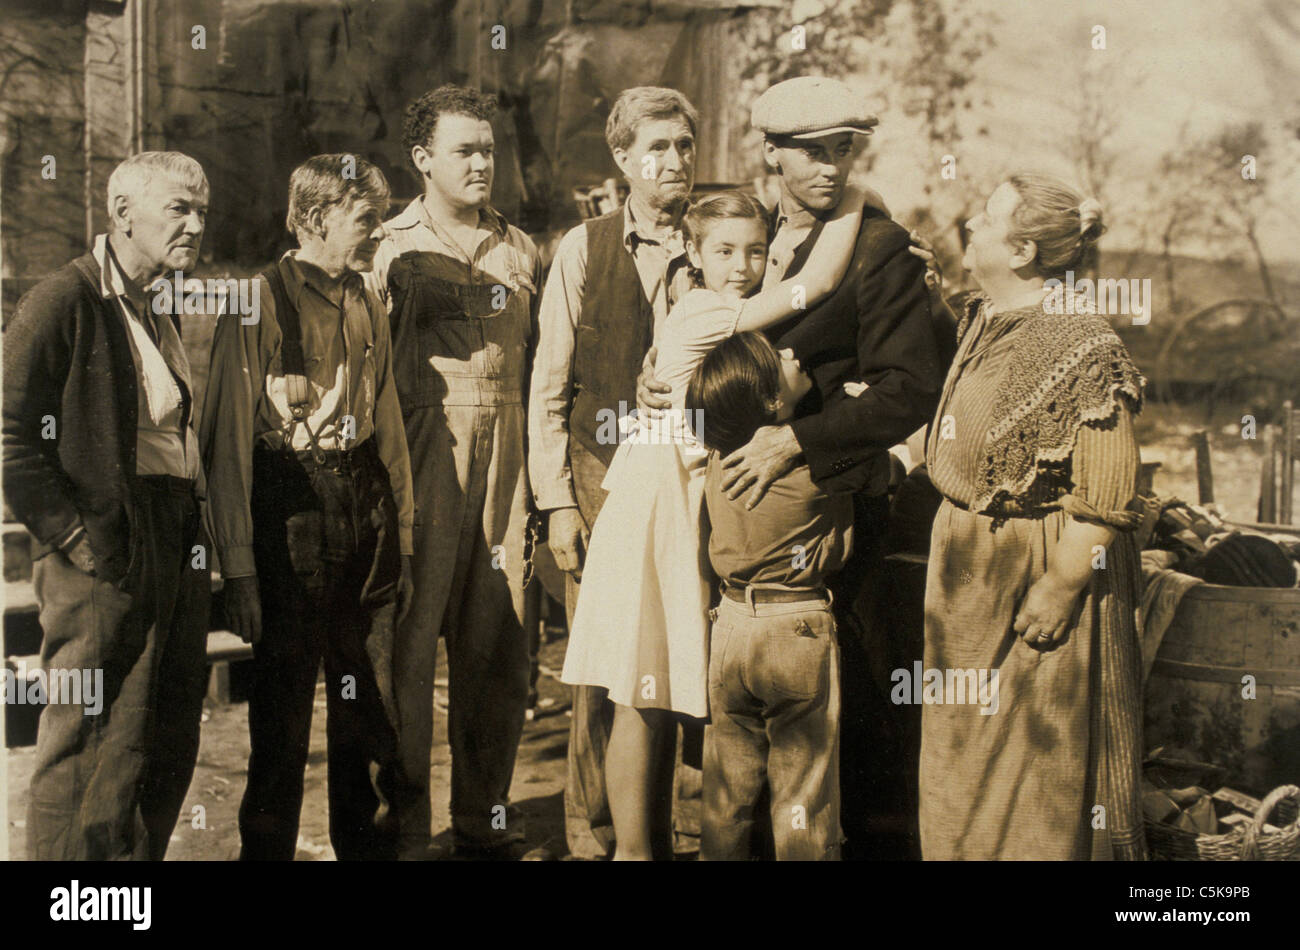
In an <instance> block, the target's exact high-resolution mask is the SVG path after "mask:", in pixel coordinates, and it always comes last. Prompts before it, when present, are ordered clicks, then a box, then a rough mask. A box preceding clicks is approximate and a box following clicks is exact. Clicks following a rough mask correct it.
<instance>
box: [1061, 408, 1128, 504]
mask: <svg viewBox="0 0 1300 950" xmlns="http://www.w3.org/2000/svg"><path fill="white" fill-rule="evenodd" d="M1140 466H1141V453H1140V450H1139V449H1138V443H1137V437H1136V436H1135V435H1134V434H1133V413H1132V412H1131V411H1130V410H1129V409H1128V408H1127V407H1124V406H1120V407H1119V408H1118V409H1116V411H1115V414H1114V415H1113V416H1111V417H1110V418H1109V419H1108V420H1106V421H1105V422H1094V423H1087V424H1085V425H1081V426H1079V432H1078V435H1077V436H1076V437H1075V442H1074V453H1073V455H1072V456H1071V460H1070V467H1071V474H1072V482H1073V487H1072V490H1071V493H1070V494H1069V495H1066V496H1064V497H1062V499H1061V507H1062V508H1063V509H1064V510H1065V511H1066V512H1067V513H1068V514H1070V515H1072V516H1073V517H1075V518H1077V519H1078V520H1080V521H1090V522H1102V523H1105V524H1108V525H1110V526H1112V527H1116V528H1131V527H1135V526H1136V523H1137V521H1139V520H1140V513H1136V512H1134V511H1132V510H1130V509H1129V506H1130V504H1131V503H1132V501H1133V499H1134V498H1135V497H1136V495H1137V480H1138V469H1139V467H1140Z"/></svg>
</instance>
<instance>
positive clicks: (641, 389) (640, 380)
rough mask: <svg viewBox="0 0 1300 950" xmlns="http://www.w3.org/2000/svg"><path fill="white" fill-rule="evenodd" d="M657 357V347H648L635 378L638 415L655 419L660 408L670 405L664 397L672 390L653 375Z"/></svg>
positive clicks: (669, 401)
mask: <svg viewBox="0 0 1300 950" xmlns="http://www.w3.org/2000/svg"><path fill="white" fill-rule="evenodd" d="M658 358H659V350H658V348H657V347H653V346H652V347H650V350H649V352H647V353H646V355H645V361H644V362H643V363H642V364H641V375H640V376H638V377H637V378H636V409H637V416H638V417H642V418H646V419H656V418H658V417H659V413H660V411H661V410H664V409H667V408H668V407H669V406H671V405H672V401H671V400H669V399H668V398H666V394H667V393H670V392H672V391H673V388H672V387H671V386H668V385H665V384H664V383H661V382H659V379H658V377H656V376H655V360H657V359H658Z"/></svg>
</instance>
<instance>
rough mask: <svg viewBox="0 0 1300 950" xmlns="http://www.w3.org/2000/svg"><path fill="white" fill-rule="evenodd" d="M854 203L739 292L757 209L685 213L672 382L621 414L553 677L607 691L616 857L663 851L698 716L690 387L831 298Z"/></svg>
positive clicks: (696, 481)
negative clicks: (721, 352)
mask: <svg viewBox="0 0 1300 950" xmlns="http://www.w3.org/2000/svg"><path fill="white" fill-rule="evenodd" d="M863 201H864V197H863V192H861V191H860V190H858V189H856V188H854V187H853V186H849V188H848V191H847V193H846V194H845V196H844V198H843V199H842V200H841V201H840V203H839V206H838V208H837V210H836V212H835V213H834V215H833V216H832V217H831V218H830V219H828V220H827V222H826V225H825V227H824V228H823V229H822V232H821V234H820V235H819V236H818V238H817V246H816V248H815V253H813V254H812V255H811V256H810V257H809V259H808V263H807V264H805V266H804V268H803V269H802V270H801V271H800V272H799V274H798V275H796V276H795V277H794V278H792V279H790V280H786V281H783V282H781V283H778V284H776V285H775V286H773V287H770V288H769V289H767V290H765V291H763V292H762V293H761V294H758V295H757V296H754V297H750V298H749V299H744V298H745V297H746V295H747V294H749V293H750V291H752V290H754V289H755V288H756V287H758V286H759V285H760V284H761V283H762V280H763V274H764V271H765V268H766V264H767V212H766V211H765V209H764V208H763V206H762V205H761V204H759V202H758V201H757V200H756V199H754V198H753V197H751V196H749V195H746V194H744V193H742V192H738V191H727V192H722V193H719V194H716V195H712V196H710V197H707V198H705V199H703V200H702V201H700V202H699V203H697V204H696V205H694V206H693V207H692V208H691V210H689V211H688V212H687V214H686V217H685V224H684V229H685V232H686V235H685V236H686V251H687V255H688V257H689V258H690V262H691V264H692V266H693V267H694V268H695V270H696V272H697V287H696V289H693V290H691V291H689V292H688V293H687V294H686V295H684V296H683V297H682V298H681V300H679V301H678V302H677V305H676V306H675V307H673V309H672V311H671V312H670V313H669V314H668V316H667V317H666V318H665V320H664V322H663V324H662V326H661V327H660V328H659V330H658V332H657V333H656V335H655V347H656V348H657V349H658V358H657V362H656V366H655V375H656V376H657V377H658V378H659V380H660V381H662V382H663V383H664V384H666V385H670V386H671V387H672V392H671V394H670V396H669V399H670V400H671V403H672V408H671V409H668V410H664V412H663V415H662V416H661V417H660V418H658V419H653V420H647V419H641V420H639V421H635V422H633V424H632V425H631V426H627V425H626V424H627V422H628V421H629V420H623V423H624V426H625V427H626V428H627V429H628V431H627V433H626V436H624V437H623V438H624V441H623V442H622V444H621V445H620V446H619V448H618V451H617V453H616V454H615V456H614V460H613V462H612V463H611V464H610V467H609V471H608V473H607V474H606V477H605V480H604V482H603V483H602V487H603V488H604V489H605V490H606V491H608V492H609V496H608V498H606V500H605V504H604V507H603V508H602V509H601V513H600V516H599V517H598V518H597V519H596V523H595V525H594V526H593V527H592V533H591V538H590V542H589V545H588V548H587V556H586V559H585V565H584V569H583V576H582V589H581V593H580V594H579V596H578V603H577V607H576V609H575V612H574V618H573V628H572V630H571V631H570V633H569V644H568V651H567V653H566V655H565V659H564V671H563V673H562V674H561V679H562V681H563V682H565V683H570V684H582V685H590V686H603V687H605V688H606V689H608V690H609V698H610V699H611V700H612V701H613V702H614V703H615V704H616V705H615V711H614V724H613V729H612V731H611V733H610V739H609V746H608V751H607V752H606V758H605V776H606V778H605V782H606V787H607V789H608V792H609V800H610V812H611V815H612V817H613V821H614V834H615V839H616V842H617V844H616V849H615V854H614V858H615V860H636V859H641V860H649V859H651V858H671V856H672V848H671V812H672V783H673V767H674V763H675V757H676V736H677V732H676V719H675V718H674V714H684V715H687V716H694V717H697V718H703V717H705V716H707V715H708V700H707V697H708V668H709V657H708V644H709V618H708V610H709V580H710V578H711V576H712V575H711V571H710V568H709V566H708V561H707V554H706V553H705V552H704V546H703V545H702V544H701V538H700V516H701V508H702V499H703V485H704V470H705V462H706V460H707V451H706V450H705V449H704V448H703V446H702V445H701V444H700V443H699V441H698V440H697V439H696V438H695V435H694V433H693V431H692V429H693V428H694V429H698V426H700V425H705V426H707V425H708V420H707V419H699V420H697V419H691V420H689V424H686V423H687V420H686V419H685V409H684V404H685V397H686V387H687V384H688V383H689V382H690V378H691V375H692V373H694V371H695V367H696V366H698V365H699V363H700V361H701V360H702V359H703V358H704V356H705V355H706V354H707V353H708V352H709V350H711V349H712V348H713V347H714V346H716V345H717V344H718V343H720V342H721V341H722V340H725V339H726V338H727V337H729V336H731V335H732V334H735V333H739V332H742V331H745V330H762V329H765V328H767V327H769V326H773V325H775V324H777V323H779V322H781V321H782V320H784V319H786V318H788V317H790V316H792V315H793V314H794V313H796V312H798V311H799V310H802V309H804V308H805V307H810V306H812V305H813V304H815V303H817V302H819V301H820V300H822V299H823V298H825V297H827V296H829V295H830V293H831V292H832V291H833V290H834V289H835V287H836V286H837V285H838V284H839V282H840V279H841V278H842V277H843V276H844V272H845V271H846V270H847V269H848V266H849V263H850V261H851V260H852V256H853V247H854V244H855V241H856V238H857V233H858V228H859V226H860V223H861V220H862V207H863ZM701 279H702V283H703V286H702V287H699V286H698V283H699V282H700V280H701Z"/></svg>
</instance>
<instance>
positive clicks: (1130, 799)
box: [909, 501, 1145, 860]
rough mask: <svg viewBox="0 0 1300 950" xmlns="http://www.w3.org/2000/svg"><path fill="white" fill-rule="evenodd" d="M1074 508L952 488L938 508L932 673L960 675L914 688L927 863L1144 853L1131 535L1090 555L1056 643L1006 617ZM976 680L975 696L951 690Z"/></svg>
mask: <svg viewBox="0 0 1300 950" xmlns="http://www.w3.org/2000/svg"><path fill="white" fill-rule="evenodd" d="M1067 517H1068V516H1067V515H1066V514H1065V513H1063V512H1059V511H1057V512H1052V513H1050V514H1048V515H1047V516H1046V517H1042V518H1013V519H1008V520H1002V521H999V522H997V523H996V524H995V521H994V519H993V518H991V517H989V516H986V515H981V514H975V513H972V512H969V511H966V510H964V509H961V508H958V507H956V506H954V505H952V504H951V503H949V502H947V501H945V502H944V503H943V505H942V507H941V508H940V509H939V513H938V515H937V516H936V518H935V522H934V530H933V534H932V537H931V550H930V562H929V572H928V576H927V581H926V603H925V660H924V669H925V673H924V674H923V676H924V678H925V679H926V680H927V683H928V685H930V686H931V687H933V686H934V683H935V680H936V677H942V678H943V686H944V687H946V686H947V685H948V682H949V680H951V681H952V682H953V686H954V688H952V689H943V688H931V689H929V690H915V693H916V694H917V696H919V697H920V699H921V701H923V702H925V705H924V708H923V711H922V718H921V771H920V799H921V801H920V827H921V851H922V855H923V857H924V858H926V859H927V860H1087V859H1089V858H1092V859H1107V858H1111V857H1115V858H1130V859H1140V858H1142V857H1145V842H1144V839H1143V836H1142V824H1141V816H1140V813H1139V796H1138V787H1137V786H1138V781H1139V776H1140V769H1141V756H1142V736H1141V730H1142V705H1141V704H1142V693H1141V672H1140V670H1141V663H1140V653H1139V648H1140V647H1139V645H1140V641H1139V639H1138V632H1137V626H1136V618H1135V613H1134V609H1135V606H1136V605H1137V603H1138V601H1139V596H1138V594H1139V591H1140V583H1141V574H1140V561H1139V554H1138V550H1137V545H1136V543H1135V540H1134V537H1133V535H1132V534H1129V533H1123V532H1121V533H1119V534H1117V535H1116V537H1115V539H1114V541H1112V542H1111V544H1110V546H1109V547H1108V548H1107V549H1106V551H1105V556H1104V560H1102V559H1101V558H1100V557H1098V558H1096V559H1095V560H1094V570H1093V574H1092V579H1091V581H1090V582H1089V584H1088V586H1087V587H1086V588H1085V589H1084V591H1083V592H1082V594H1081V595H1080V597H1079V600H1078V602H1077V603H1076V605H1075V615H1074V618H1073V620H1072V623H1071V626H1070V628H1069V630H1068V632H1067V635H1066V638H1065V640H1064V642H1063V643H1061V644H1060V645H1059V646H1057V647H1056V648H1054V649H1050V650H1042V649H1036V648H1034V647H1031V646H1030V645H1029V644H1027V643H1025V641H1024V640H1023V639H1021V637H1020V635H1019V634H1017V633H1016V632H1015V630H1014V628H1013V624H1014V622H1015V617H1016V613H1017V611H1018V610H1019V609H1020V606H1021V604H1022V603H1023V602H1024V597H1025V594H1026V593H1027V591H1028V590H1029V588H1030V586H1031V585H1032V584H1033V583H1034V582H1035V581H1037V580H1038V579H1039V578H1040V577H1042V576H1043V574H1044V572H1045V571H1046V568H1047V562H1048V559H1049V558H1050V557H1051V556H1052V552H1053V549H1054V548H1055V547H1056V545H1057V544H1058V543H1059V540H1060V537H1061V533H1062V531H1063V530H1064V527H1065V525H1066V523H1067ZM993 670H996V671H997V676H996V680H994V678H993V676H992V674H991V671H993ZM967 671H975V673H974V675H973V676H972V675H971V674H970V673H969V672H967ZM981 676H982V677H983V679H981V678H980V677H981ZM972 682H973V683H977V684H978V683H983V684H984V686H985V688H984V689H982V690H980V689H976V690H974V692H975V693H976V695H975V696H974V698H973V699H972V697H971V695H970V693H971V692H972V690H970V689H966V690H962V689H959V688H957V687H960V686H963V685H965V684H969V683H972ZM994 684H996V686H995V688H994ZM963 692H964V693H965V694H966V695H965V697H964V700H963V696H962V693H963ZM927 693H928V695H927ZM935 700H946V701H944V702H937V701H935ZM954 700H955V701H954ZM909 701H915V698H913V699H911V700H909Z"/></svg>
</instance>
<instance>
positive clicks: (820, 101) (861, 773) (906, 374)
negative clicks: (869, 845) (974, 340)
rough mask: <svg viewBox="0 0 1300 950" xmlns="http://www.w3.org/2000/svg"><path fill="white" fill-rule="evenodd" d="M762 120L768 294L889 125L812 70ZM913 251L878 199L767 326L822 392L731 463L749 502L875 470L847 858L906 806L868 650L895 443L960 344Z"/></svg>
mask: <svg viewBox="0 0 1300 950" xmlns="http://www.w3.org/2000/svg"><path fill="white" fill-rule="evenodd" d="M751 121H752V124H753V125H754V127H755V128H756V129H758V130H759V131H761V132H762V133H763V157H764V160H765V161H766V163H767V165H768V167H770V168H771V169H772V170H773V171H774V172H776V174H778V175H779V176H780V190H781V198H780V203H779V206H778V207H777V209H776V210H775V213H774V215H773V218H774V222H773V229H772V232H771V241H770V246H769V251H768V259H767V273H766V276H765V278H764V282H763V285H764V287H765V288H766V287H770V286H771V285H772V284H775V283H777V282H779V281H781V280H785V279H787V278H790V277H792V276H794V275H796V274H798V273H799V271H800V270H801V269H802V268H803V266H804V264H805V263H806V261H807V259H808V255H809V254H810V252H811V251H812V249H813V247H814V246H815V244H816V242H817V237H818V235H819V234H820V232H821V229H822V226H823V222H824V220H825V219H826V217H827V216H828V215H829V214H830V213H831V212H833V211H834V209H835V207H836V206H837V205H838V204H839V201H840V198H841V196H842V195H843V194H844V188H845V185H846V183H847V182H848V179H849V171H850V169H851V168H852V166H853V160H854V156H855V154H856V152H857V150H858V148H859V147H860V146H861V143H862V141H863V140H864V139H865V137H866V136H868V135H870V134H871V131H872V129H873V127H874V126H875V125H876V123H877V121H878V120H877V119H876V117H875V116H874V115H872V114H871V113H870V112H869V111H868V110H867V109H866V108H865V107H864V106H863V103H862V101H861V99H860V98H859V97H857V96H855V95H854V94H853V93H852V91H851V90H850V89H849V88H848V87H847V86H845V85H844V84H843V83H840V82H837V81H835V80H832V79H825V78H819V77H802V78H799V79H791V80H788V81H786V82H782V83H778V84H777V85H775V86H773V87H772V88H771V89H769V90H767V92H765V93H763V95H761V96H760V97H759V98H758V100H757V101H756V102H755V103H754V107H753V112H752V117H751ZM908 246H909V240H908V233H907V231H906V230H904V229H903V228H902V227H900V226H899V225H898V224H896V223H895V222H894V221H893V220H892V219H891V218H890V217H889V215H888V214H887V213H886V212H884V211H882V210H880V209H879V208H875V207H871V206H870V205H868V207H866V208H865V209H864V210H863V215H862V226H861V229H860V230H859V232H858V239H857V244H856V246H855V248H854V252H853V260H852V263H851V264H850V265H849V269H848V271H847V272H846V273H845V276H844V279H843V281H842V282H841V283H840V286H839V287H838V288H837V289H836V290H835V292H834V293H833V294H832V295H831V296H830V297H829V298H827V299H826V300H824V301H823V302H822V303H820V304H818V305H817V306H815V307H813V308H811V309H809V310H808V311H806V312H805V313H802V314H799V315H796V316H794V317H792V318H790V319H789V320H787V321H786V322H784V323H782V324H779V325H777V326H776V327H773V328H771V329H770V330H768V331H767V334H768V336H769V338H770V339H771V340H772V341H773V343H775V344H776V346H777V347H778V348H779V349H787V348H788V349H791V350H793V351H794V354H795V356H796V357H797V358H798V359H799V361H800V362H801V363H802V365H803V367H804V369H805V370H806V371H807V372H808V373H809V375H811V376H812V378H813V379H814V380H815V382H816V384H817V385H816V387H815V388H814V389H813V390H812V392H811V393H809V395H808V397H806V399H805V400H804V401H803V402H802V403H801V404H800V407H799V412H798V414H797V418H795V419H794V420H792V421H791V422H789V423H785V424H782V425H775V426H764V427H763V428H761V429H759V430H758V432H757V433H756V434H755V435H754V438H753V439H752V440H751V441H750V442H749V444H748V445H746V446H744V447H743V448H741V449H738V450H737V451H735V452H733V453H732V454H731V455H729V456H728V457H727V458H726V459H725V460H724V462H723V465H724V471H725V475H724V479H723V487H724V489H726V490H727V491H728V492H729V494H730V496H731V497H732V498H739V497H742V496H747V502H748V504H749V505H750V506H752V505H753V504H756V503H757V502H758V500H759V499H760V498H762V497H763V494H764V493H765V492H766V491H767V488H768V486H769V485H771V484H772V482H773V481H774V480H775V479H777V478H779V477H781V476H782V475H783V474H785V473H786V472H788V471H790V470H791V469H793V468H794V467H795V465H796V464H797V463H798V462H799V461H806V462H807V464H808V466H809V468H810V470H811V473H812V476H813V479H814V480H815V481H816V482H817V483H818V484H819V485H821V486H822V487H824V488H826V489H828V490H831V491H834V490H835V489H836V488H837V487H839V486H841V485H845V484H850V483H854V482H856V483H862V481H863V480H864V478H865V488H863V489H862V490H860V491H859V492H857V493H856V494H855V496H854V508H855V515H854V533H853V537H854V552H853V555H852V557H851V559H850V561H849V563H848V564H847V565H846V566H845V568H844V570H843V572H842V573H841V574H840V575H839V576H838V577H837V578H835V579H834V581H833V583H832V588H833V593H834V604H835V613H836V619H837V625H838V627H839V633H840V650H841V674H840V675H841V694H842V696H843V706H842V714H841V742H840V749H841V767H840V776H841V788H842V802H843V805H842V809H841V816H842V824H843V828H844V832H845V835H846V839H847V840H846V847H845V850H844V855H845V857H859V858H860V857H864V856H865V857H877V856H884V855H881V854H879V853H878V852H877V853H870V854H868V853H864V852H865V849H864V839H865V837H866V830H867V829H866V824H867V821H866V819H867V818H868V817H869V812H871V811H873V810H874V811H887V812H891V813H897V812H898V811H900V810H901V808H899V807H898V806H899V804H901V803H896V802H888V803H887V802H886V800H887V799H889V798H890V797H892V796H895V795H896V794H897V789H898V788H899V787H900V786H901V772H902V769H903V763H902V757H901V755H893V754H889V755H887V756H886V755H882V754H881V751H880V748H879V743H878V742H876V741H875V739H876V737H875V736H874V734H873V731H872V730H875V729H877V728H878V727H877V726H876V725H875V722H876V721H878V720H880V719H881V718H882V712H883V714H884V715H885V716H887V715H888V713H889V711H890V708H891V707H889V706H888V700H887V698H885V694H883V693H882V687H881V686H878V685H877V684H876V683H874V682H873V681H872V680H873V677H872V675H871V673H872V669H871V667H870V664H869V663H868V655H869V651H870V653H873V654H876V655H879V654H880V652H881V651H880V644H878V643H876V642H874V640H873V639H872V636H871V635H869V631H873V630H876V629H878V624H877V623H876V622H875V619H874V614H875V610H876V607H877V604H878V603H879V602H880V599H881V598H880V594H879V589H880V588H879V584H880V580H881V576H882V574H883V571H882V556H883V552H882V549H881V542H882V540H883V537H884V532H885V524H886V519H887V516H888V513H889V500H888V489H889V475H890V462H889V448H890V446H893V445H895V444H897V443H899V442H902V441H903V440H904V439H906V438H907V436H908V435H910V434H911V433H913V432H914V431H916V430H917V429H918V428H920V427H921V426H923V425H925V424H926V423H927V422H928V421H929V420H930V419H931V418H932V416H933V414H934V411H935V408H936V405H937V403H938V399H939V394H940V390H941V387H942V384H943V379H944V375H945V372H946V370H947V361H948V360H949V359H950V358H951V357H950V355H949V354H950V353H951V350H952V346H951V343H950V342H949V341H946V340H945V339H944V335H943V333H942V331H939V330H937V329H936V324H935V322H934V320H933V319H932V315H931V311H930V294H929V292H928V290H927V287H926V283H925V267H924V266H923V265H922V263H921V261H920V260H919V259H918V258H917V257H915V256H914V255H912V254H910V253H909V252H908ZM849 382H855V383H865V384H866V386H867V388H866V389H865V390H862V389H861V387H860V386H855V387H851V389H852V391H855V392H858V393H859V394H858V395H856V396H854V395H849V394H848V392H847V391H846V390H845V386H844V384H845V383H849ZM654 383H655V381H654V380H653V379H646V380H643V385H642V387H641V389H640V391H639V392H638V397H639V398H641V399H642V400H643V401H645V403H646V405H647V406H649V407H651V408H653V407H655V406H657V405H663V403H662V402H661V401H660V402H656V401H655V400H654V399H653V395H652V390H651V387H652V386H653V384H654ZM863 467H865V468H866V470H867V471H866V472H865V473H864V472H863V471H862V469H863ZM876 665H877V666H879V663H877V664H876ZM876 672H877V673H879V670H877V671H876ZM877 678H879V677H877ZM885 682H886V683H887V677H886V680H885ZM882 703H883V709H882ZM873 850H874V849H873Z"/></svg>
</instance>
